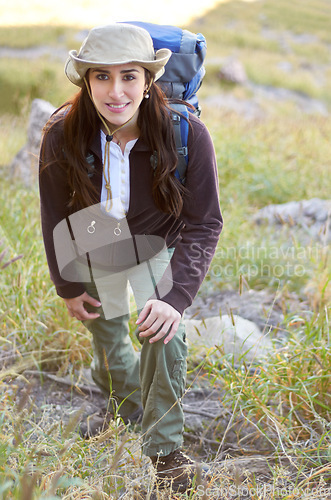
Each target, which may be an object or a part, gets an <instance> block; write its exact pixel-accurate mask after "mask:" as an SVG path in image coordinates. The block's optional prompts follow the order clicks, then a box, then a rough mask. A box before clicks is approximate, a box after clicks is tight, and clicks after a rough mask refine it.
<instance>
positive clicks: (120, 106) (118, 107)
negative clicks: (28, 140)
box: [108, 104, 126, 109]
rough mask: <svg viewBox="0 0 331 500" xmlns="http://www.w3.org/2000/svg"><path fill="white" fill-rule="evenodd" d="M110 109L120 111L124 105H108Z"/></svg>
mask: <svg viewBox="0 0 331 500" xmlns="http://www.w3.org/2000/svg"><path fill="white" fill-rule="evenodd" d="M108 106H109V107H110V108H115V109H121V108H124V107H125V106H126V104H108Z"/></svg>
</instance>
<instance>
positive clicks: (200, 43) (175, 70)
mask: <svg viewBox="0 0 331 500" xmlns="http://www.w3.org/2000/svg"><path fill="white" fill-rule="evenodd" d="M129 24H134V25H135V26H140V27H141V28H144V29H145V30H146V31H148V32H149V34H150V35H151V37H152V40H153V45H154V49H155V50H159V49H162V48H168V49H170V50H171V51H172V56H171V57H170V59H169V62H168V63H167V64H166V66H165V72H164V74H163V75H162V76H161V78H160V79H159V80H157V82H156V83H157V85H158V86H159V87H160V88H161V89H162V90H163V92H164V93H165V95H166V96H167V98H168V99H180V100H182V101H183V103H171V108H172V109H173V111H174V112H173V113H171V117H172V120H173V124H174V131H175V141H176V147H177V153H178V165H177V169H176V173H175V175H176V177H177V178H178V179H179V181H180V182H181V183H182V184H185V179H186V169H187V163H188V148H187V138H188V131H189V124H188V117H189V112H193V113H194V114H195V115H197V116H198V117H200V114H201V109H200V106H199V101H198V98H197V95H196V94H197V91H198V90H199V88H200V86H201V83H202V80H203V77H204V75H205V72H206V71H205V67H204V65H203V64H204V60H205V57H206V51H207V44H206V39H205V37H204V36H203V35H202V34H201V33H198V34H195V33H192V32H190V31H188V30H183V29H181V28H178V27H176V26H169V25H159V24H153V23H145V22H140V21H132V22H131V21H130V22H129ZM185 102H188V103H189V104H191V105H192V106H193V108H194V109H193V110H192V109H191V108H188V107H187V106H186V105H185ZM183 116H184V119H182V117H183ZM152 165H153V166H154V168H155V161H152Z"/></svg>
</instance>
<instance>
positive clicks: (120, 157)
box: [100, 130, 138, 219]
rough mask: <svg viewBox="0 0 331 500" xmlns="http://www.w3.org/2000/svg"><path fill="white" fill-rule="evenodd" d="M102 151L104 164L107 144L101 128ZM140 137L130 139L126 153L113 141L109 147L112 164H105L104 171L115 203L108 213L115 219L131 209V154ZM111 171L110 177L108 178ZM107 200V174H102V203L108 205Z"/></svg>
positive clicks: (123, 215)
mask: <svg viewBox="0 0 331 500" xmlns="http://www.w3.org/2000/svg"><path fill="white" fill-rule="evenodd" d="M100 133H101V151H102V163H103V164H104V155H105V145H106V134H105V133H104V132H103V131H102V130H101V131H100ZM137 140H138V139H133V140H132V141H129V142H128V143H127V144H126V146H125V150H124V153H122V150H121V148H120V146H119V145H118V144H116V143H115V142H113V141H111V142H110V148H109V160H110V165H109V168H108V164H107V163H106V164H105V167H104V171H105V175H106V178H107V181H108V182H109V184H110V187H111V192H112V201H113V205H112V208H111V210H110V211H109V212H106V211H105V212H106V213H107V214H108V215H111V216H112V217H115V219H122V218H123V217H125V215H126V213H127V211H128V210H129V202H130V162H129V155H130V152H131V149H132V148H133V146H134V145H135V143H136V142H137ZM108 172H109V177H110V178H109V179H108ZM106 201H107V189H106V181H105V176H104V175H103V176H102V189H101V203H102V204H103V206H106Z"/></svg>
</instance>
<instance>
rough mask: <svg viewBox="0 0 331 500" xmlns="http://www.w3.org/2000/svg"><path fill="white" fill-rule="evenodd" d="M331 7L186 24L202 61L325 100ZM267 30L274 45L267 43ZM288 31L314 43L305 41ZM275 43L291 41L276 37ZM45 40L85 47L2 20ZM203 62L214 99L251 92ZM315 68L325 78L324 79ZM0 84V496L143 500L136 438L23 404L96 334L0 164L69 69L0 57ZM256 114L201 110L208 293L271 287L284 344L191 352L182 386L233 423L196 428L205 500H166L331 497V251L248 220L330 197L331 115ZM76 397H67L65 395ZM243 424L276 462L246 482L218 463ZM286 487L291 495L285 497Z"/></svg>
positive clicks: (265, 10) (252, 7)
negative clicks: (214, 210)
mask: <svg viewBox="0 0 331 500" xmlns="http://www.w3.org/2000/svg"><path fill="white" fill-rule="evenodd" d="M330 14H331V3H330V1H328V0H291V2H288V0H279V1H277V2H274V1H272V0H261V1H258V2H254V3H246V2H239V1H235V2H228V3H225V4H221V5H220V6H218V7H217V9H215V10H213V11H211V12H210V13H208V14H207V15H206V17H205V18H204V19H199V20H197V21H196V22H194V23H192V24H191V25H190V26H189V28H190V29H193V30H195V31H201V32H203V33H204V34H205V35H206V37H207V40H208V54H209V57H210V58H211V59H214V58H220V60H222V59H223V58H225V57H227V56H232V55H235V56H236V57H238V59H239V60H241V61H242V62H243V64H244V65H245V69H246V72H247V74H248V76H249V78H250V80H252V81H253V82H254V83H256V84H264V85H276V86H279V87H283V88H287V89H291V90H296V91H298V92H303V93H305V94H306V95H308V96H310V97H314V98H318V99H321V100H323V101H324V102H325V103H327V104H329V103H330V102H331V94H330V88H331V85H330V84H331V69H330V49H329V47H328V45H327V44H330V43H331V32H330V30H329V21H330ZM263 30H267V31H268V33H269V35H270V34H271V36H270V37H269V38H265V34H263V33H264V32H263ZM77 32H78V29H77ZM294 35H310V36H311V38H310V41H309V39H308V42H307V41H305V43H299V42H298V41H297V39H296V38H295V36H294ZM279 37H283V39H284V40H285V41H286V43H285V44H283V45H282V44H280V43H279V40H280V38H279ZM39 44H45V45H51V44H52V45H54V46H59V45H61V44H62V45H66V46H67V47H68V48H69V47H70V48H75V47H77V45H78V43H77V41H75V38H74V30H73V29H72V28H70V29H69V28H62V27H57V28H55V27H45V28H38V30H36V29H35V28H34V27H26V28H2V27H0V46H1V45H7V46H11V47H27V46H34V45H39ZM282 61H286V62H288V63H290V64H291V68H292V70H291V71H290V72H289V73H286V72H284V70H282V69H281V66H280V65H279V63H281V62H282ZM208 64H209V65H208ZM208 64H207V76H206V80H205V82H204V84H203V86H202V88H201V91H200V95H201V96H202V97H206V96H208V95H210V94H212V93H214V94H217V93H218V92H220V91H222V92H228V93H229V94H231V95H235V96H236V97H238V98H242V99H249V97H250V96H251V93H250V90H249V89H248V88H245V87H240V86H237V87H236V86H231V85H227V86H226V85H225V84H221V83H220V82H219V81H218V80H217V78H216V76H217V72H218V67H219V64H218V63H215V59H214V60H211V62H210V63H208ZM309 68H314V70H310V69H309ZM316 75H322V77H321V78H320V77H319V79H318V81H317V79H316ZM0 83H1V88H2V93H1V94H2V95H0V153H1V160H0V165H1V167H0V171H1V177H0V178H1V181H0V183H1V189H0V206H1V207H2V210H1V212H0V290H1V292H0V324H1V334H0V335H1V344H0V354H1V362H2V371H0V409H1V412H0V497H1V498H3V499H4V500H7V499H8V500H9V499H17V500H18V499H19V500H21V499H24V500H30V499H39V498H40V499H42V498H43V499H55V498H62V499H70V500H71V499H83V498H91V499H109V498H110V499H119V498H123V499H127V500H132V499H134V498H140V497H139V496H138V494H137V493H135V491H136V489H137V488H138V486H140V487H143V488H145V489H146V490H147V491H149V489H150V488H151V485H152V482H153V476H152V472H151V468H150V466H149V461H148V459H146V458H145V457H143V456H142V455H141V452H140V439H141V436H140V435H139V434H136V433H135V430H134V429H127V428H125V426H124V425H123V423H121V421H120V420H116V421H114V422H112V423H111V425H110V427H109V429H108V430H107V432H106V433H105V434H103V435H101V436H100V438H98V439H96V440H92V441H90V442H85V441H83V440H81V438H80V437H79V436H78V435H77V433H76V432H75V431H74V427H75V423H76V421H77V418H78V416H77V415H72V416H71V418H70V421H69V424H68V425H64V424H63V423H62V420H59V417H58V416H57V415H56V412H54V408H52V407H51V405H47V404H45V405H44V406H43V407H42V408H38V407H36V406H35V405H34V403H33V399H32V398H31V397H30V395H29V391H30V390H31V388H29V384H28V383H27V382H26V379H25V372H26V370H34V371H35V372H36V371H37V372H40V380H39V379H38V378H36V382H37V383H38V384H39V383H40V384H41V383H42V382H43V373H44V372H52V373H53V374H57V375H59V376H64V375H71V376H72V377H73V379H74V380H75V379H76V378H77V373H79V372H80V370H82V369H84V368H86V367H88V365H89V363H90V361H91V349H90V337H89V334H88V333H87V332H86V330H85V329H84V327H83V326H82V325H81V324H80V323H78V322H77V321H74V320H72V319H71V318H69V316H68V314H67V312H66V308H65V306H64V304H63V302H62V301H61V299H59V298H58V297H57V296H56V294H55V291H54V288H53V287H52V285H51V281H50V278H49V273H48V268H47V264H46V258H45V254H44V249H43V244H42V238H41V230H40V222H39V200H38V189H37V186H34V187H33V188H31V189H27V188H26V187H25V186H24V185H22V184H21V183H20V182H19V181H18V180H17V179H11V178H9V169H8V165H9V164H10V162H11V160H12V158H13V157H14V155H15V154H16V153H17V152H18V151H19V149H20V148H21V147H22V146H23V144H24V143H25V134H26V127H27V118H28V113H29V109H30V104H31V100H32V99H33V98H35V97H39V98H44V99H46V100H49V101H50V102H52V103H53V104H54V105H58V104H60V103H61V102H62V101H63V100H65V99H66V98H67V97H68V96H70V95H71V93H72V92H73V90H74V89H73V88H72V86H70V84H69V83H67V82H66V79H65V77H64V75H63V64H62V63H60V62H54V61H50V60H47V59H46V58H44V59H42V60H35V61H33V62H31V61H25V60H14V59H13V60H8V59H6V60H5V59H2V60H1V62H0ZM265 109H266V111H267V114H266V117H265V118H263V119H255V120H250V121H246V120H245V119H244V118H242V117H240V116H238V115H236V114H235V113H232V112H230V111H228V112H225V111H223V110H222V111H220V110H217V109H216V108H215V109H212V108H211V107H208V106H204V107H203V115H202V118H203V120H204V121H205V122H206V124H207V126H208V128H209V130H210V132H211V135H212V137H213V139H214V142H215V148H216V152H217V159H218V165H219V177H220V199H221V206H222V211H223V215H224V219H225V227H224V231H223V233H222V237H221V240H220V244H219V247H218V249H217V252H216V255H215V258H214V261H213V264H212V266H211V269H210V273H209V275H208V278H207V280H206V281H205V283H204V285H203V292H208V291H209V290H213V291H214V290H215V288H216V289H217V288H218V289H232V290H233V289H235V290H238V292H239V293H240V292H241V291H242V290H243V289H249V288H251V289H255V290H261V289H265V288H266V289H268V290H269V291H271V292H272V293H274V295H275V297H276V296H277V297H279V296H281V297H282V303H283V306H284V307H283V308H284V315H285V321H284V323H283V324H282V325H280V330H279V335H277V333H276V334H275V339H276V340H277V343H276V346H277V349H276V348H275V350H274V351H273V352H272V353H270V355H269V356H268V359H266V360H264V361H263V363H259V364H256V363H255V362H252V363H250V364H248V363H247V362H246V361H244V360H241V362H242V364H241V366H240V367H239V368H238V366H237V365H234V364H233V362H232V360H231V359H229V358H228V357H227V356H226V355H225V354H224V352H223V348H222V346H219V347H218V348H216V350H215V352H213V353H210V356H207V357H206V359H205V360H204V362H203V363H202V364H201V363H200V364H199V360H200V358H199V353H197V352H195V351H194V349H192V350H191V352H190V358H189V368H190V372H189V381H190V383H193V384H197V385H199V384H205V383H206V381H207V383H208V384H209V385H210V384H212V385H213V386H214V387H215V389H216V390H219V391H222V394H224V393H225V397H224V398H223V399H222V401H223V404H224V406H225V408H226V409H227V410H228V411H229V414H230V415H231V418H230V420H229V423H228V426H227V428H224V427H222V425H221V422H220V421H219V420H217V419H215V421H213V422H212V424H211V425H210V426H209V428H206V429H205V437H206V438H207V439H210V440H212V441H213V442H214V443H216V444H217V445H218V451H217V452H216V451H215V452H214V453H210V454H209V455H204V456H203V458H204V459H205V460H207V461H208V462H209V463H210V464H211V465H213V466H214V467H215V470H216V471H217V472H216V473H215V475H214V476H213V479H212V480H211V481H210V482H209V483H208V488H209V492H211V493H208V495H209V496H208V495H207V493H206V496H205V497H203V496H202V493H201V494H200V495H198V494H191V495H190V496H189V495H186V496H185V495H182V496H180V495H171V498H172V499H175V498H192V499H196V500H197V499H198V498H211V499H213V498H215V499H216V498H219V492H220V491H221V489H222V488H227V487H229V486H231V487H238V485H241V486H243V487H246V488H248V487H249V488H251V491H254V488H255V489H256V493H255V494H254V493H252V494H251V498H252V499H254V500H258V499H263V500H267V499H269V498H271V497H270V496H268V492H270V491H273V492H274V493H273V496H272V498H275V499H277V500H278V499H285V500H290V499H291V500H301V499H302V498H312V499H314V498H316V499H318V500H327V498H329V495H330V490H327V487H329V486H328V485H329V484H330V481H331V477H330V476H331V465H330V461H331V448H330V442H331V439H330V437H331V436H330V421H331V418H330V417H331V400H330V393H331V390H330V388H331V384H330V372H331V370H330V368H331V356H330V354H331V351H330V319H329V318H330V303H331V284H330V276H331V262H330V254H329V247H328V246H323V245H322V244H321V243H317V242H314V241H310V240H309V239H308V240H307V241H305V243H303V242H302V241H301V240H300V238H297V237H296V236H295V234H296V233H295V232H293V231H291V229H290V228H288V227H287V226H285V225H284V226H279V227H278V228H275V227H268V226H257V225H256V224H255V223H254V222H253V216H254V214H255V213H256V212H257V210H258V209H259V208H261V207H264V206H265V205H268V204H270V203H285V202H288V201H294V200H301V199H310V198H314V197H319V198H324V199H329V198H330V192H331V179H330V174H329V170H330V168H329V159H330V157H331V144H330V137H331V119H330V117H329V116H321V115H308V114H304V113H301V112H299V111H298V110H297V109H296V107H295V105H294V104H291V103H282V104H280V103H278V104H277V105H272V104H270V103H267V104H265ZM298 266H300V271H302V272H298V269H299V268H298ZM292 293H295V294H296V296H297V297H298V299H301V300H303V301H304V303H305V306H304V307H302V308H301V309H300V310H294V309H293V308H292V306H291V302H290V300H289V297H290V296H291V294H292ZM131 330H132V332H133V330H134V321H132V323H131ZM265 333H266V332H265ZM215 354H216V355H217V356H215ZM215 357H216V359H217V361H215ZM22 386H26V391H25V392H24V391H22ZM70 391H72V396H73V388H71V389H70ZM236 421H238V422H243V424H242V425H243V426H244V425H245V424H250V425H252V426H253V427H254V428H255V429H256V434H254V435H252V436H248V437H247V439H246V440H245V442H244V443H242V442H240V441H239V438H238V443H237V447H238V449H242V450H243V454H244V455H245V453H246V452H245V450H246V449H249V450H255V454H259V453H260V452H261V450H260V448H259V445H258V444H257V442H258V439H260V438H261V439H263V440H264V442H265V443H267V445H268V446H267V450H268V454H269V457H272V459H273V460H274V465H273V466H270V478H269V479H265V478H264V479H263V478H261V477H258V475H257V476H254V475H253V476H247V477H246V476H245V477H244V478H241V479H240V478H238V476H237V474H236V473H235V472H229V470H228V469H226V466H225V465H224V464H222V465H221V466H220V465H219V463H218V461H219V460H220V457H221V456H222V455H221V450H222V446H223V445H224V443H226V441H227V436H228V434H229V432H230V430H231V426H232V424H234V423H235V422H236ZM203 449H204V448H203ZM261 453H262V452H261ZM201 454H203V450H202V451H201ZM229 454H230V455H231V453H230V452H229ZM253 454H254V453H253ZM282 460H285V461H286V462H285V463H286V465H282V464H284V462H282ZM201 486H202V485H201ZM263 486H265V487H266V489H265V490H263ZM258 487H260V488H262V490H261V492H260V493H258V491H259V490H258ZM282 487H285V488H287V489H286V493H280V492H281V491H283V490H282ZM313 488H316V491H317V493H316V494H314V493H313ZM201 491H202V489H200V492H201ZM307 491H308V493H305V492H307ZM323 491H324V492H325V493H323ZM305 495H306V496H305ZM307 495H308V496H307ZM143 498H148V496H147V494H146V495H145V496H144V497H143ZM159 498H162V497H161V496H159ZM164 498H167V499H168V498H170V497H169V494H167V496H165V497H164Z"/></svg>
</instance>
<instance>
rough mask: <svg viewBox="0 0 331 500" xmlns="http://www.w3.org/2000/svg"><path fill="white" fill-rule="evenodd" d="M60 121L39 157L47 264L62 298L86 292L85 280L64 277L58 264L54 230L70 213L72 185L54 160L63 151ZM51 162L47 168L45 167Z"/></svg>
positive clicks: (41, 205)
mask: <svg viewBox="0 0 331 500" xmlns="http://www.w3.org/2000/svg"><path fill="white" fill-rule="evenodd" d="M58 125H59V124H56V125H55V126H53V127H52V128H51V130H50V131H49V132H48V134H47V135H46V136H44V138H43V141H42V144H41V149H40V157H39V194H40V211H41V227H42V234H43V240H44V246H45V251H46V257H47V262H48V267H49V270H50V276H51V280H52V281H53V283H54V285H55V287H56V291H57V294H58V295H59V296H60V297H62V298H73V297H78V296H79V295H81V294H82V293H84V291H85V288H84V285H83V283H76V282H70V281H66V280H64V279H63V278H62V277H61V275H60V272H59V268H58V265H57V259H56V253H55V247H54V238H53V232H54V228H55V227H56V226H57V224H58V223H59V222H60V221H62V220H63V219H65V218H66V217H67V216H68V215H69V213H68V208H67V207H68V202H69V200H70V188H69V185H68V182H67V176H66V172H65V169H64V167H63V166H61V165H60V162H58V163H57V162H56V161H55V162H54V159H56V158H57V157H58V158H59V157H60V155H61V154H62V146H61V144H62V141H61V133H60V132H59V130H58V129H59V127H58ZM49 162H52V163H51V164H50V165H49V166H46V168H43V167H44V166H45V165H47V164H48V163H49Z"/></svg>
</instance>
